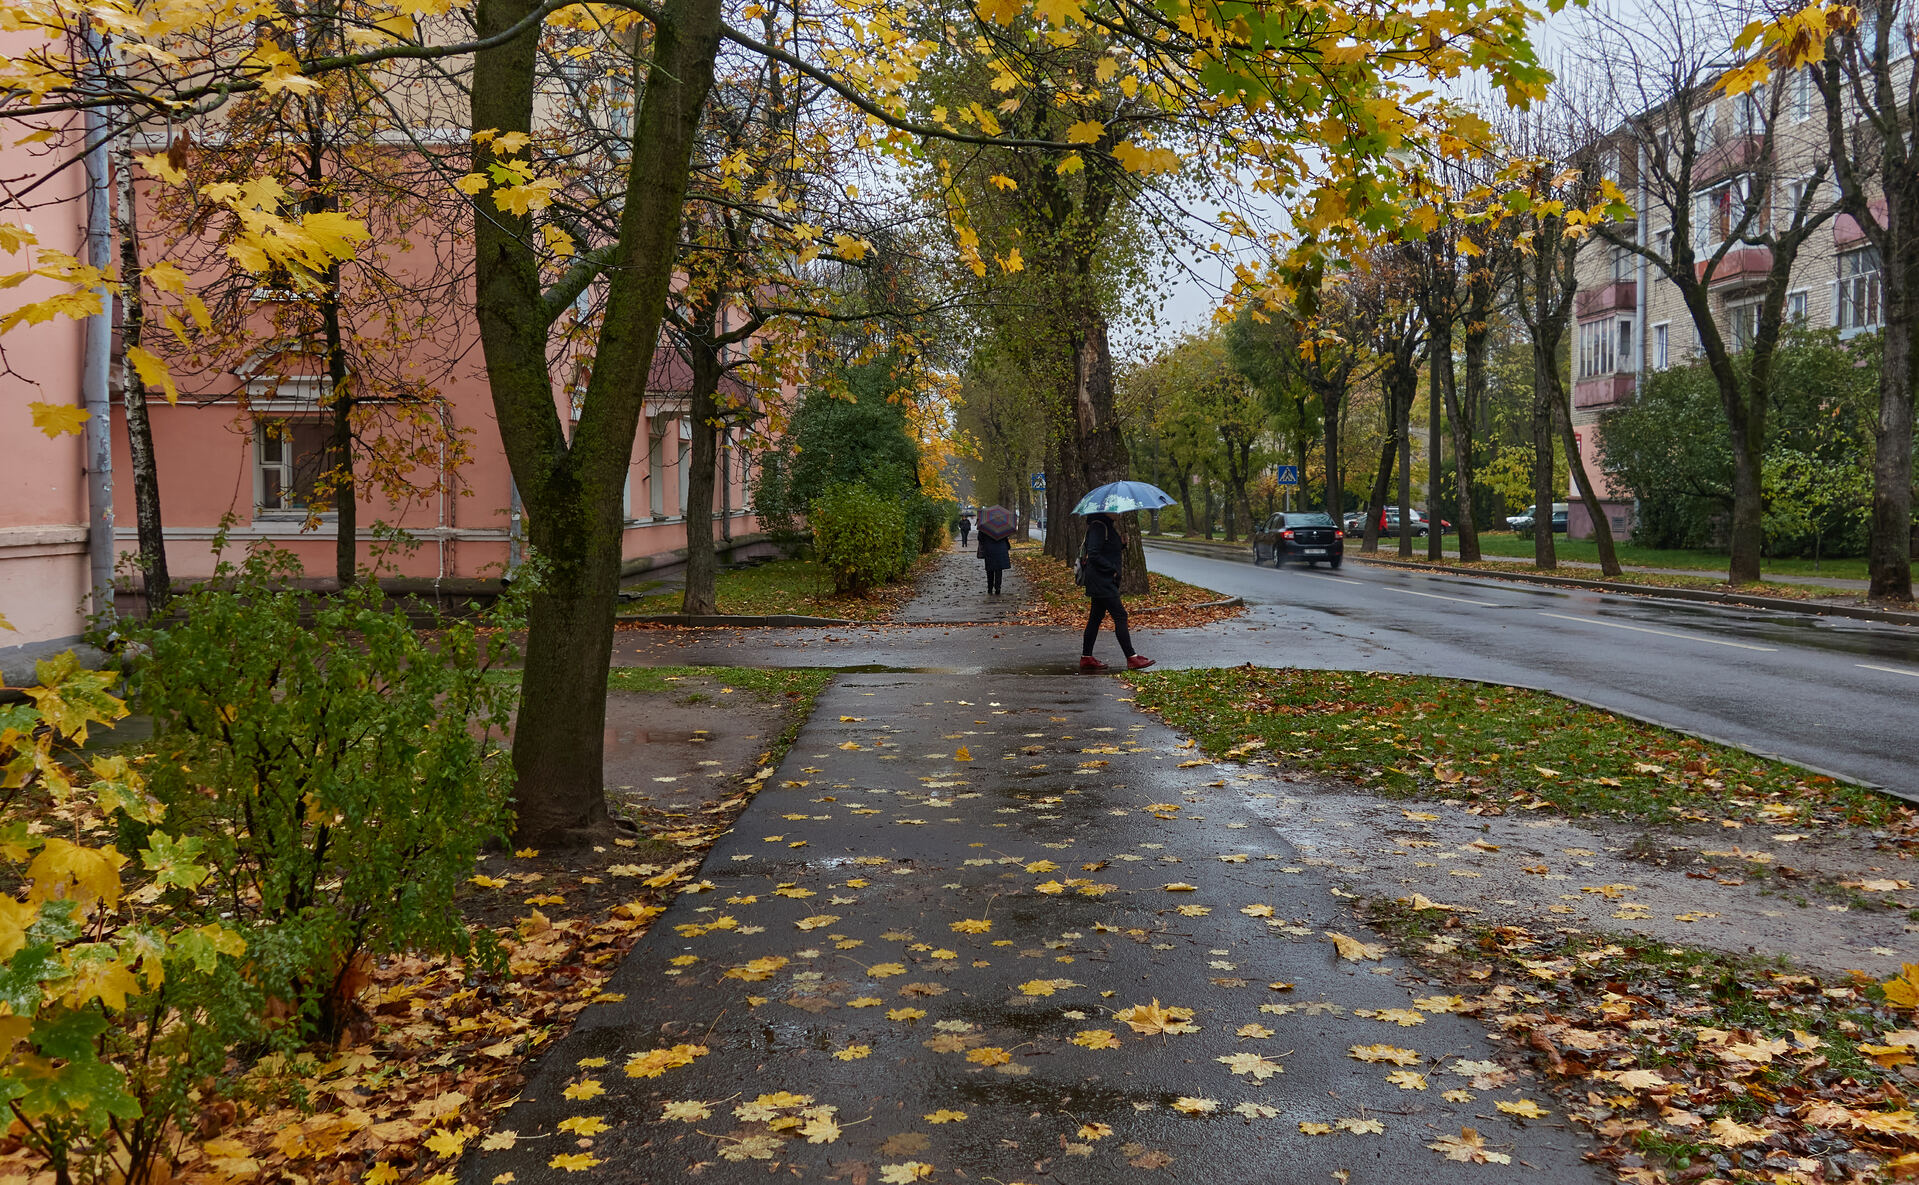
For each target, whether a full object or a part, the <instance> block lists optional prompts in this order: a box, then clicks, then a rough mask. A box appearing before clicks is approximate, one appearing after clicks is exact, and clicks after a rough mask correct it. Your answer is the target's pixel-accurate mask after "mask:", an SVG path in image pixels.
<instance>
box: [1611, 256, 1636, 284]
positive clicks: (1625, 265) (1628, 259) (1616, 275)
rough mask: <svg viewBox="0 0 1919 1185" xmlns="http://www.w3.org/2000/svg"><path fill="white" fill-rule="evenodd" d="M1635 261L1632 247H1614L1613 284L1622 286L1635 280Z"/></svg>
mask: <svg viewBox="0 0 1919 1185" xmlns="http://www.w3.org/2000/svg"><path fill="white" fill-rule="evenodd" d="M1634 259H1635V257H1634V255H1633V252H1632V248H1631V247H1614V248H1613V249H1612V278H1613V283H1615V284H1622V283H1624V282H1625V281H1627V280H1630V279H1632V278H1633V263H1634Z"/></svg>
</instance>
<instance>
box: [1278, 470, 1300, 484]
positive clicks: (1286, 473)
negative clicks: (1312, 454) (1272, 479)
mask: <svg viewBox="0 0 1919 1185" xmlns="http://www.w3.org/2000/svg"><path fill="white" fill-rule="evenodd" d="M1278 480H1279V484H1280V485H1283V486H1296V485H1298V484H1299V466H1297V465H1281V466H1280V467H1279V479H1278Z"/></svg>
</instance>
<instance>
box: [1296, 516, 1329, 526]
mask: <svg viewBox="0 0 1919 1185" xmlns="http://www.w3.org/2000/svg"><path fill="white" fill-rule="evenodd" d="M1286 525H1287V526H1289V527H1330V526H1332V525H1333V520H1332V519H1331V518H1329V517H1328V516H1326V515H1323V514H1289V515H1287V516H1286Z"/></svg>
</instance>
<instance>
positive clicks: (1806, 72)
mask: <svg viewBox="0 0 1919 1185" xmlns="http://www.w3.org/2000/svg"><path fill="white" fill-rule="evenodd" d="M1811 118H1812V67H1811V66H1806V67H1803V68H1801V69H1800V71H1799V73H1798V74H1797V75H1795V76H1794V78H1793V84H1792V119H1793V122H1794V123H1804V122H1806V121H1807V120H1809V119H1811Z"/></svg>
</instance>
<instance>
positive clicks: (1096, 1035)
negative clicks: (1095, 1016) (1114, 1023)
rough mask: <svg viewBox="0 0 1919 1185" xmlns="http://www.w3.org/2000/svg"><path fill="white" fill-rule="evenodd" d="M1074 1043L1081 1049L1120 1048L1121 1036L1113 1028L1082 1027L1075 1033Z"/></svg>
mask: <svg viewBox="0 0 1919 1185" xmlns="http://www.w3.org/2000/svg"><path fill="white" fill-rule="evenodd" d="M1073 1044H1075V1045H1077V1046H1079V1047H1080V1048H1081V1049H1118V1048H1119V1038H1118V1037H1115V1036H1114V1035H1113V1031H1112V1030H1111V1029H1081V1030H1080V1031H1079V1032H1077V1033H1075V1034H1074V1035H1073Z"/></svg>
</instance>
